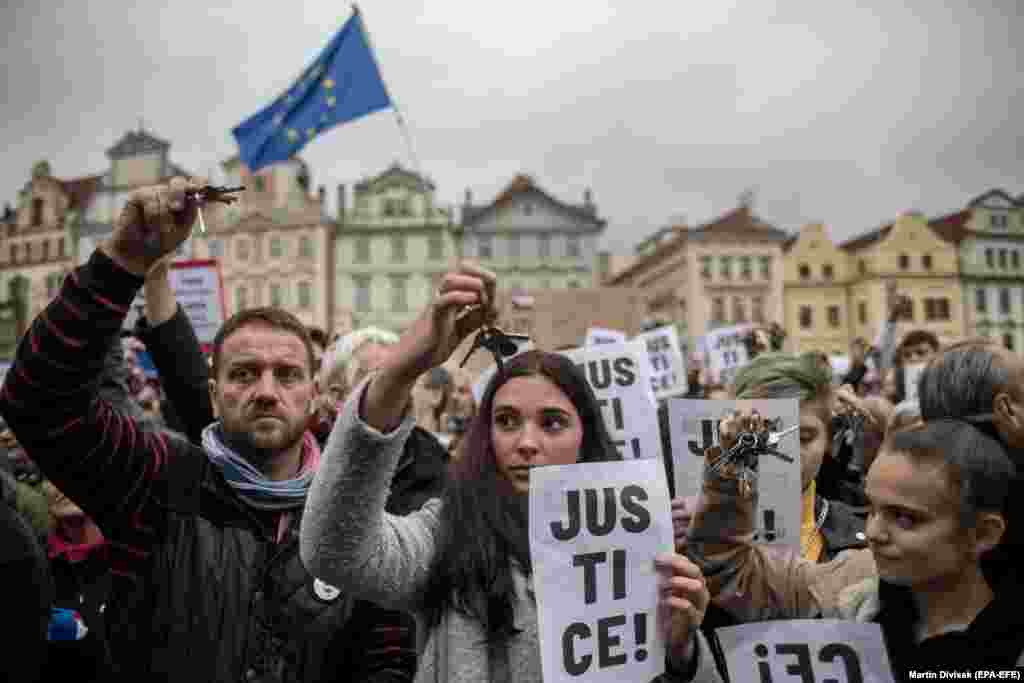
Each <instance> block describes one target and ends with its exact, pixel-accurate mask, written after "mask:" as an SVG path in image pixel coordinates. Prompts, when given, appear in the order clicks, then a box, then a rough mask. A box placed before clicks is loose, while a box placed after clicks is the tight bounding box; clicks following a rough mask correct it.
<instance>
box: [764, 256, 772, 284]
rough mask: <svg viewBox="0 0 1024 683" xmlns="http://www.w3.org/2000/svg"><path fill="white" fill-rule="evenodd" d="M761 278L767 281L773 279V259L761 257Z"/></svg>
mask: <svg viewBox="0 0 1024 683" xmlns="http://www.w3.org/2000/svg"><path fill="white" fill-rule="evenodd" d="M761 277H762V278H764V279H765V280H771V279H772V257H771V256H762V257H761Z"/></svg>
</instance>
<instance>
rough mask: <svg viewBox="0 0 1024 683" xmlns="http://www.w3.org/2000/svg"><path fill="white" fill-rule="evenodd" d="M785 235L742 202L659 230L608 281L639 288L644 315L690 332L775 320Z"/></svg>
mask: <svg viewBox="0 0 1024 683" xmlns="http://www.w3.org/2000/svg"><path fill="white" fill-rule="evenodd" d="M788 239H789V235H787V233H785V232H784V231H782V230H780V229H778V228H775V227H773V226H771V225H768V224H767V223H765V222H764V221H762V220H761V219H760V218H758V217H757V216H756V215H755V214H753V213H752V212H751V211H750V208H749V206H746V205H741V206H739V207H738V208H736V209H733V210H732V211H729V212H728V213H726V214H724V215H722V216H720V217H718V218H716V219H714V220H712V221H709V222H707V223H704V224H703V225H700V226H698V227H696V228H688V227H687V226H685V225H679V226H673V227H671V228H667V229H664V230H661V231H659V232H658V233H656V234H655V235H653V236H651V237H650V238H648V239H647V240H644V241H643V242H641V243H640V244H639V245H638V247H637V254H636V257H635V259H634V260H633V262H632V263H631V264H630V265H629V266H627V267H626V268H625V269H623V270H620V271H619V272H617V273H614V274H612V275H611V277H610V278H609V279H608V284H610V285H613V286H629V287H637V288H640V289H641V290H642V291H644V292H645V293H646V298H647V307H648V313H649V315H650V316H651V317H654V318H660V319H663V320H666V321H673V322H676V323H677V324H678V325H679V327H680V330H681V332H683V333H685V334H686V335H687V336H689V337H691V338H695V337H699V336H702V335H704V334H705V333H706V332H708V331H709V330H711V329H714V328H717V327H724V326H728V325H737V324H744V323H759V324H768V323H772V322H780V323H781V322H782V319H783V303H782V299H783V286H782V282H783V275H782V268H781V266H782V248H783V245H784V244H785V243H786V242H787V240H788Z"/></svg>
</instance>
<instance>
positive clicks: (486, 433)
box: [424, 350, 621, 645]
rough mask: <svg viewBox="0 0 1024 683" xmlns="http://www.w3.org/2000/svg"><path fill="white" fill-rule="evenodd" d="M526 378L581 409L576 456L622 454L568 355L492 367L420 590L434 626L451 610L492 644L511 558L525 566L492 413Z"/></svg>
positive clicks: (506, 600) (509, 585)
mask: <svg viewBox="0 0 1024 683" xmlns="http://www.w3.org/2000/svg"><path fill="white" fill-rule="evenodd" d="M530 376H541V377H545V378H547V379H549V380H551V382H553V383H554V384H555V385H556V386H557V387H558V388H559V389H561V391H562V392H563V393H564V394H565V396H566V397H567V398H568V399H569V401H570V402H571V403H572V404H573V406H574V407H575V408H576V412H577V413H579V416H580V422H581V424H582V427H583V441H582V443H581V444H580V456H579V462H598V461H607V460H620V459H621V456H620V455H619V452H618V450H617V449H616V448H615V446H614V444H613V443H612V441H611V438H610V437H609V435H608V431H607V429H606V428H605V425H604V420H603V418H602V417H601V411H600V407H599V406H598V404H597V400H596V398H595V397H594V393H593V391H592V390H591V388H590V385H589V384H588V383H587V380H586V378H585V377H584V375H583V372H582V371H581V370H579V369H578V368H577V367H576V366H575V365H574V364H573V363H572V361H571V360H569V359H568V358H566V357H565V356H562V355H560V354H555V353H547V352H544V351H536V350H534V351H527V352H526V353H523V354H520V355H518V356H516V357H515V358H512V359H511V360H509V361H508V362H507V363H506V364H505V367H504V368H503V369H502V370H500V371H499V372H497V373H495V375H494V377H493V378H492V379H491V381H490V383H489V384H488V385H487V389H486V390H485V391H484V395H483V399H482V400H481V402H480V409H479V410H478V411H477V414H476V416H475V417H474V418H473V420H472V422H471V423H470V425H469V429H468V431H467V433H466V435H465V437H464V439H463V441H462V443H461V444H460V457H459V458H458V459H456V460H455V461H454V462H453V464H452V471H451V477H450V479H449V481H448V484H447V487H446V489H445V491H444V494H443V496H442V500H443V506H442V509H441V524H440V529H441V538H440V541H439V550H438V553H437V559H436V560H435V563H434V566H433V568H432V570H431V572H430V580H429V582H428V584H427V588H426V594H425V596H424V605H425V607H426V610H427V615H428V621H429V622H430V623H431V624H434V625H436V624H437V623H438V622H439V620H440V617H441V614H442V613H443V612H444V611H445V610H447V609H455V610H457V611H459V612H461V613H462V614H465V615H467V616H469V617H473V618H475V619H477V620H478V621H479V622H480V623H481V624H483V626H484V629H485V632H486V633H487V641H488V643H489V644H491V645H494V644H496V643H498V642H501V641H503V640H504V639H506V638H508V637H510V636H511V635H513V633H514V631H513V622H512V606H513V604H514V602H515V592H514V586H513V582H512V564H513V562H516V563H518V564H519V565H520V566H521V567H522V568H523V569H524V570H525V571H529V569H530V550H529V529H528V526H527V521H526V513H525V510H526V501H525V500H524V499H525V498H526V497H525V496H519V495H513V494H509V493H507V491H505V490H504V488H503V484H502V481H501V480H500V478H499V475H498V469H497V464H496V462H495V455H494V445H493V442H492V439H491V414H492V412H493V408H494V395H495V393H497V391H498V389H500V388H501V387H502V386H503V385H504V384H505V383H506V382H508V381H509V380H510V379H513V378H515V377H530Z"/></svg>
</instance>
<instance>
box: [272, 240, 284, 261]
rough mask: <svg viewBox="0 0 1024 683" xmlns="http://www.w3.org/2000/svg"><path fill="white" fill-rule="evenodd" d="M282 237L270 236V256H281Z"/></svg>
mask: <svg viewBox="0 0 1024 683" xmlns="http://www.w3.org/2000/svg"><path fill="white" fill-rule="evenodd" d="M281 253H282V250H281V238H280V237H271V238H270V258H281Z"/></svg>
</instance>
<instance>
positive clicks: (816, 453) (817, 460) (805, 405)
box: [800, 398, 832, 490]
mask: <svg viewBox="0 0 1024 683" xmlns="http://www.w3.org/2000/svg"><path fill="white" fill-rule="evenodd" d="M828 405H829V399H825V398H819V399H817V400H815V401H801V402H800V486H801V490H806V489H807V487H808V486H810V485H811V482H812V481H814V479H815V477H817V476H818V470H820V469H821V463H822V461H823V460H824V459H825V455H826V454H827V453H828V450H829V446H830V442H831V440H832V439H831V436H830V435H829V432H828V424H827V423H826V422H825V421H824V420H823V419H822V416H823V414H824V412H825V408H826V407H828Z"/></svg>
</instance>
